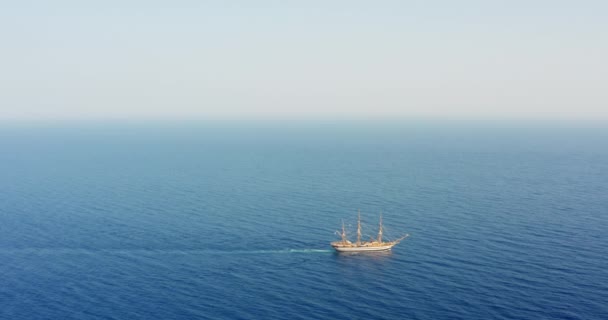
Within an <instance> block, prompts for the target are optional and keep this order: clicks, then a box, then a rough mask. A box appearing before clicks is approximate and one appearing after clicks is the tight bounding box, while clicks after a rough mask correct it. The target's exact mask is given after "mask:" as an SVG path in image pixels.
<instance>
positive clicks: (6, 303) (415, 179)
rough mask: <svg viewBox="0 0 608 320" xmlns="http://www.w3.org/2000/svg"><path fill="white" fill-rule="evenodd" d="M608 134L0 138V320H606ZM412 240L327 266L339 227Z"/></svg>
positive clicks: (96, 130)
mask: <svg viewBox="0 0 608 320" xmlns="http://www.w3.org/2000/svg"><path fill="white" fill-rule="evenodd" d="M607 141H608V129H605V128H604V129H602V128H595V129H585V128H576V127H561V128H558V127H557V126H556V127H551V126H540V127H535V126H532V125H528V126H509V125H502V126H500V125H498V126H496V125H485V126H483V125H479V124H477V125H471V126H469V125H464V124H459V125H446V124H427V125H424V124H413V123H390V124H374V125H369V124H368V125H365V124H363V125H360V124H348V125H347V124H329V123H325V124H318V125H315V124H311V123H309V124H298V125H289V124H285V125H283V126H281V125H277V124H274V125H263V124H256V125H225V126H221V125H210V124H204V123H199V124H197V123H189V124H183V125H179V124H175V125H154V124H150V125H128V124H117V125H101V124H98V125H90V126H84V125H83V126H75V125H66V126H64V127H58V126H56V127H23V126H22V127H12V128H1V129H0V318H1V319H28V320H32V319H587V320H588V319H608V235H607V234H608V143H607ZM358 209H360V210H361V213H362V218H363V227H364V231H363V233H364V236H365V237H368V236H373V235H374V233H375V232H376V227H377V220H378V216H379V214H380V212H382V214H383V217H384V222H385V226H386V235H388V236H389V237H392V238H395V237H397V236H400V235H402V234H404V233H409V234H410V235H411V236H410V238H408V239H407V240H406V241H404V242H403V243H401V244H399V245H398V246H397V247H395V248H394V250H393V251H392V252H388V253H383V254H354V255H352V254H351V255H347V254H337V253H334V252H333V251H332V250H330V249H331V248H330V247H329V242H330V241H333V240H335V239H337V236H336V235H335V233H334V232H335V231H336V230H337V229H339V228H340V224H341V221H342V220H343V219H344V221H345V222H346V224H347V227H348V229H349V231H350V232H351V234H352V233H353V232H354V227H355V223H356V213H357V210H358Z"/></svg>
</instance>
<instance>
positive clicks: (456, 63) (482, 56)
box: [0, 0, 608, 122]
mask: <svg viewBox="0 0 608 320" xmlns="http://www.w3.org/2000/svg"><path fill="white" fill-rule="evenodd" d="M0 40H1V41H0V121H11V122H14V121H30V120H34V121H38V120H45V121H46V120H64V119H66V120H78V119H97V120H106V119H181V118H188V119H192V118H195V119H198V118H200V119H215V118H221V119H232V118H237V119H249V118H334V119H340V118H368V117H373V118H386V117H388V118H399V117H401V118H412V117H413V118H415V117H425V118H434V117H438V118H443V119H446V118H448V119H449V118H458V119H468V118H516V119H520V118H523V119H544V118H548V119H560V120H563V119H603V120H606V121H608V1H534V0H529V1H517V0H510V1H492V0H485V1H451V0H446V1H432V0H427V1H354V0H349V1H331V0H324V1H311V0H306V1H304V0H303V1H287V0H283V1H278V0H277V1H257V0H256V1H196V0H193V1H150V0H148V1H113V0H106V1H96V2H93V1H61V0H55V1H2V2H1V3H0Z"/></svg>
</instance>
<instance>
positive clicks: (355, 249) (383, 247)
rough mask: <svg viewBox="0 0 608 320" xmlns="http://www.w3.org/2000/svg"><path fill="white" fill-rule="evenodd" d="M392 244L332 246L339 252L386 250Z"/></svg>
mask: <svg viewBox="0 0 608 320" xmlns="http://www.w3.org/2000/svg"><path fill="white" fill-rule="evenodd" d="M393 246H394V244H391V245H386V246H373V247H364V246H362V247H337V246H336V247H334V249H336V251H339V252H368V251H386V250H391V249H392V248H393Z"/></svg>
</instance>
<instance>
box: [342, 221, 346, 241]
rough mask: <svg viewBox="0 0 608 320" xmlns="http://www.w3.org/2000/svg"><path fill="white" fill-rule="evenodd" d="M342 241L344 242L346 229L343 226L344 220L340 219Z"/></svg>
mask: <svg viewBox="0 0 608 320" xmlns="http://www.w3.org/2000/svg"><path fill="white" fill-rule="evenodd" d="M341 236H342V243H346V240H347V239H346V229H345V228H344V220H342V234H341Z"/></svg>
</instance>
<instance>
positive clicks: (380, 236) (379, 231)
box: [378, 213, 382, 242]
mask: <svg viewBox="0 0 608 320" xmlns="http://www.w3.org/2000/svg"><path fill="white" fill-rule="evenodd" d="M378 242H382V213H380V227H379V228H378Z"/></svg>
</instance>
